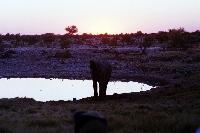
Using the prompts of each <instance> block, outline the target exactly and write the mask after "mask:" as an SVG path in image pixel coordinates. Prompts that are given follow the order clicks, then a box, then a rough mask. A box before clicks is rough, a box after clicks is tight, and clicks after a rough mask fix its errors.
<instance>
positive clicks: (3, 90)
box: [0, 78, 152, 101]
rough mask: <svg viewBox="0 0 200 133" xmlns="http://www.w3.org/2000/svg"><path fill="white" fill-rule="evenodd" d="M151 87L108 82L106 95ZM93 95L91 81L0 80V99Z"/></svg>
mask: <svg viewBox="0 0 200 133" xmlns="http://www.w3.org/2000/svg"><path fill="white" fill-rule="evenodd" d="M151 88H152V86H149V85H146V84H142V83H138V82H132V81H131V82H121V81H117V82H109V84H108V88H107V95H113V94H114V93H117V94H121V93H130V92H140V91H146V90H150V89H151ZM92 95H93V88H92V81H91V80H69V79H64V80H62V79H51V80H50V79H43V78H35V79H34V78H24V79H18V78H13V79H0V98H15V97H27V98H34V99H35V100H37V101H50V100H54V101H57V100H72V99H73V98H76V99H81V98H85V97H90V96H92Z"/></svg>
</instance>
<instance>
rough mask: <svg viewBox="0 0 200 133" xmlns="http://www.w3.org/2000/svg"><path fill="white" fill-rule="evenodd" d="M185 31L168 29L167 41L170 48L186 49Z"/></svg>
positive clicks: (182, 29)
mask: <svg viewBox="0 0 200 133" xmlns="http://www.w3.org/2000/svg"><path fill="white" fill-rule="evenodd" d="M185 33H186V32H185V30H184V28H179V29H169V33H168V34H169V39H170V45H171V47H172V48H182V49H185V50H186V49H187V48H188V45H187V40H186V38H185Z"/></svg>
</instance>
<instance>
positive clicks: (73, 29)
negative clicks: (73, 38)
mask: <svg viewBox="0 0 200 133" xmlns="http://www.w3.org/2000/svg"><path fill="white" fill-rule="evenodd" d="M65 30H66V31H67V34H68V35H73V34H75V33H77V32H78V28H77V27H76V26H75V25H72V26H68V27H66V28H65Z"/></svg>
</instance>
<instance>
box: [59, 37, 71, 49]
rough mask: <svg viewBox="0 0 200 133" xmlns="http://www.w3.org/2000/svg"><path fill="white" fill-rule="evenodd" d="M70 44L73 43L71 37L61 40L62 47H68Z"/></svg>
mask: <svg viewBox="0 0 200 133" xmlns="http://www.w3.org/2000/svg"><path fill="white" fill-rule="evenodd" d="M70 44H71V40H70V39H61V40H60V46H61V48H62V49H65V48H67V47H68V46H69V45H70Z"/></svg>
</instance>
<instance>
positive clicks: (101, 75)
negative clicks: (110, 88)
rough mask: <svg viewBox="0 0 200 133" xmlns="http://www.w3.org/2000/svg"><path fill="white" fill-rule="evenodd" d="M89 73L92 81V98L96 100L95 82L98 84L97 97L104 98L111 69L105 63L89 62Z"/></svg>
mask: <svg viewBox="0 0 200 133" xmlns="http://www.w3.org/2000/svg"><path fill="white" fill-rule="evenodd" d="M90 71H91V77H92V80H93V89H94V98H95V99H97V97H98V92H97V82H98V83H99V97H100V98H102V97H104V96H106V89H107V85H108V82H109V80H110V77H111V73H112V67H111V65H110V64H109V63H108V62H105V61H94V60H91V61H90Z"/></svg>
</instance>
